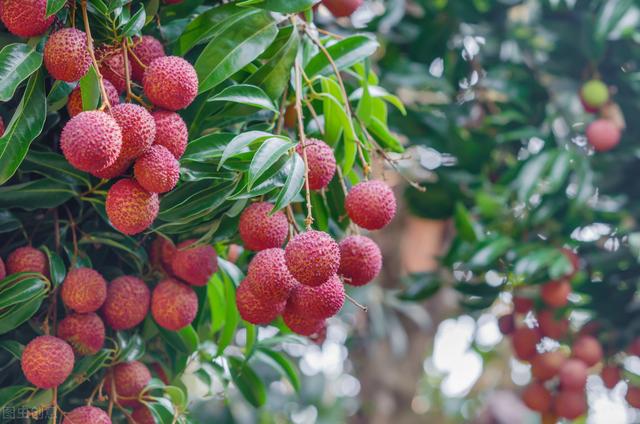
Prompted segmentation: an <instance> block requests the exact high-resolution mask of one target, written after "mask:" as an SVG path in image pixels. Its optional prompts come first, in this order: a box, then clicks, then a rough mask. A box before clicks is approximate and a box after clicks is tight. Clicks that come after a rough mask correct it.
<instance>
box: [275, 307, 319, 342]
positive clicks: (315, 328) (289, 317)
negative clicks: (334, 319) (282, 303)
mask: <svg viewBox="0 0 640 424" xmlns="http://www.w3.org/2000/svg"><path fill="white" fill-rule="evenodd" d="M282 319H283V320H284V323H285V324H286V325H287V327H289V329H290V330H291V331H293V332H294V333H296V334H300V335H301V336H311V335H313V334H316V333H319V332H321V331H322V329H323V328H324V327H325V325H326V322H325V320H322V319H319V320H318V319H310V318H307V317H306V316H303V315H300V314H298V313H297V312H295V311H292V310H291V309H290V308H285V309H284V312H283V313H282Z"/></svg>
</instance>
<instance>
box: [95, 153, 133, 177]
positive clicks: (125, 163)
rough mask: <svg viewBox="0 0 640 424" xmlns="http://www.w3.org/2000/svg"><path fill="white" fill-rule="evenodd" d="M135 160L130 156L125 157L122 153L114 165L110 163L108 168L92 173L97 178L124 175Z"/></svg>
mask: <svg viewBox="0 0 640 424" xmlns="http://www.w3.org/2000/svg"><path fill="white" fill-rule="evenodd" d="M132 163H133V161H132V160H131V159H129V158H125V157H123V156H122V155H120V156H118V159H116V161H115V162H114V163H113V165H109V166H107V167H106V168H103V169H100V170H99V171H92V172H91V175H93V176H94V177H97V178H102V179H107V180H110V179H112V178H116V177H119V176H121V175H123V174H124V173H125V172H127V170H128V169H129V167H130V166H131V164H132Z"/></svg>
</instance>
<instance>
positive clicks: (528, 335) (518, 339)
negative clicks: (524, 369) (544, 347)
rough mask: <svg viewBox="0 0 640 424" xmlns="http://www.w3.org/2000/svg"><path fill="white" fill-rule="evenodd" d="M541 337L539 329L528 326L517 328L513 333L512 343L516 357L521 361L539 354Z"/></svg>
mask: <svg viewBox="0 0 640 424" xmlns="http://www.w3.org/2000/svg"><path fill="white" fill-rule="evenodd" d="M540 338H541V337H540V332H539V331H538V330H537V329H534V328H527V327H522V328H518V329H516V331H514V332H513V334H512V335H511V344H512V345H513V351H514V354H515V356H516V358H518V359H520V360H521V361H528V360H530V359H531V358H533V357H534V356H535V355H536V354H537V345H538V342H540Z"/></svg>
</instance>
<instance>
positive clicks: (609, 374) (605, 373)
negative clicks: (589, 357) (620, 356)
mask: <svg viewBox="0 0 640 424" xmlns="http://www.w3.org/2000/svg"><path fill="white" fill-rule="evenodd" d="M600 378H602V382H603V383H604V386H605V387H606V388H607V389H613V388H614V387H616V385H617V384H618V383H619V382H620V379H621V378H622V373H621V372H620V367H617V366H615V365H607V366H606V367H604V368H602V371H601V372H600Z"/></svg>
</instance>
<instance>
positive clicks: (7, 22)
mask: <svg viewBox="0 0 640 424" xmlns="http://www.w3.org/2000/svg"><path fill="white" fill-rule="evenodd" d="M1 3H2V4H1V6H2V7H0V18H2V23H3V24H4V26H6V27H7V29H8V30H9V32H11V33H12V34H14V35H17V36H19V37H35V36H36V35H41V34H44V32H45V31H46V30H47V29H49V27H50V26H51V24H52V23H53V19H54V18H55V16H49V17H48V18H47V17H46V12H47V0H2V2H1Z"/></svg>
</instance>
